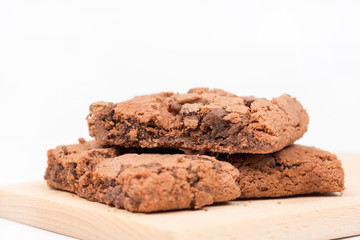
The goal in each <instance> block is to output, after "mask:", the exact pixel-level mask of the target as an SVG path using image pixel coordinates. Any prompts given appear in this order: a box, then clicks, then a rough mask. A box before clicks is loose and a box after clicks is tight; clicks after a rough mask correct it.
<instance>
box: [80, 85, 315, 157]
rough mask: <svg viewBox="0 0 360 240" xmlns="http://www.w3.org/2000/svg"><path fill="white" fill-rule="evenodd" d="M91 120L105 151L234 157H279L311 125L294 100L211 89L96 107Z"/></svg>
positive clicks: (99, 104) (161, 95)
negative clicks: (110, 148) (123, 149)
mask: <svg viewBox="0 0 360 240" xmlns="http://www.w3.org/2000/svg"><path fill="white" fill-rule="evenodd" d="M87 120H88V125H89V131H90V136H92V137H95V139H96V140H97V141H98V142H99V143H100V144H102V145H119V146H123V147H142V148H154V147H162V148H164V147H165V148H181V149H190V150H195V151H201V152H221V153H230V154H232V153H271V152H275V151H278V150H280V149H282V148H284V147H285V146H287V145H289V144H291V143H293V142H294V141H295V140H297V139H299V138H300V137H301V136H302V135H303V134H304V133H305V132H306V130H307V125H308V122H309V119H308V115H307V113H306V111H305V110H304V109H303V107H302V105H301V104H300V103H299V102H298V101H297V100H296V99H295V98H291V97H290V96H289V95H286V94H284V95H281V96H280V97H277V98H274V99H272V100H271V101H270V100H266V99H262V98H254V97H238V96H236V95H234V94H231V93H228V92H225V91H223V90H220V89H207V88H195V89H191V90H189V91H188V93H186V94H179V93H176V94H174V93H171V92H163V93H159V94H152V95H145V96H139V97H135V98H133V99H131V100H128V101H125V102H121V103H108V102H97V103H93V104H92V105H91V106H90V114H89V115H88V117H87Z"/></svg>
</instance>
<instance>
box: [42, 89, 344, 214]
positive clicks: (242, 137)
mask: <svg viewBox="0 0 360 240" xmlns="http://www.w3.org/2000/svg"><path fill="white" fill-rule="evenodd" d="M87 120H88V126H89V131H90V136H92V137H95V140H93V141H89V142H86V141H85V140H83V139H79V144H75V145H67V146H59V147H57V148H56V149H53V150H49V151H48V168H47V170H46V174H45V179H46V180H47V183H48V185H49V186H50V187H53V188H56V189H62V190H66V191H70V192H74V193H76V194H78V195H79V196H81V197H84V198H86V199H89V200H91V201H98V202H102V203H105V204H109V205H112V206H115V207H117V208H124V209H127V210H129V211H132V212H154V211H164V210H172V209H183V208H196V209H197V208H201V207H202V206H205V205H210V204H213V203H214V202H222V201H228V200H233V199H237V198H262V197H283V196H292V195H298V194H310V193H328V192H341V191H343V190H344V171H343V169H342V167H341V162H340V161H339V160H338V159H337V158H336V156H335V155H333V154H330V153H328V152H325V151H322V150H319V149H316V148H313V147H305V146H300V145H292V144H293V143H294V142H295V141H296V140H297V139H299V138H300V137H302V135H303V134H304V133H305V132H306V131H307V125H308V116H307V113H306V111H305V110H304V109H303V107H302V106H301V104H300V103H299V102H298V101H297V100H295V99H294V98H291V97H290V96H289V95H282V96H280V97H277V98H274V99H272V100H266V99H261V98H254V97H238V96H236V95H234V94H230V93H228V92H225V91H222V90H218V89H213V90H209V89H207V88H197V89H191V90H190V91H189V92H188V93H186V94H174V93H160V94H154V95H146V96H139V97H135V98H133V99H131V100H129V101H125V102H121V103H116V104H114V103H106V102H97V103H94V104H92V105H91V106H90V114H89V116H88V118H87Z"/></svg>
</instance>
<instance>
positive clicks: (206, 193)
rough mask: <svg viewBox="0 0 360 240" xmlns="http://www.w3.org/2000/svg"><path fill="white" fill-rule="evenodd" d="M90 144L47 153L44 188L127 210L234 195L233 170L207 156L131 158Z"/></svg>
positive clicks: (236, 193)
mask: <svg viewBox="0 0 360 240" xmlns="http://www.w3.org/2000/svg"><path fill="white" fill-rule="evenodd" d="M123 151H124V150H123V149H117V148H114V147H112V148H106V147H101V146H100V145H99V144H97V143H96V142H94V141H91V142H84V141H80V144H76V145H68V146H59V147H57V148H56V149H52V150H49V151H48V168H47V170H46V174H45V179H46V180H47V183H48V185H49V186H50V187H53V188H57V189H62V190H66V191H70V192H74V193H76V194H77V195H79V196H81V197H83V198H86V199H88V200H91V201H98V202H102V203H105V204H108V205H112V206H115V207H117V208H124V209H126V210H129V211H131V212H155V211H164V210H172V209H184V208H195V209H197V208H201V207H202V206H205V205H210V204H213V203H214V202H223V201H228V200H232V199H235V198H237V197H239V196H240V191H239V188H238V186H237V183H236V180H237V178H238V177H239V172H238V170H237V169H236V168H234V167H233V166H232V165H231V164H230V163H227V162H221V161H218V160H216V159H215V158H214V157H210V156H199V155H184V154H149V153H144V154H132V153H126V154H122V153H123Z"/></svg>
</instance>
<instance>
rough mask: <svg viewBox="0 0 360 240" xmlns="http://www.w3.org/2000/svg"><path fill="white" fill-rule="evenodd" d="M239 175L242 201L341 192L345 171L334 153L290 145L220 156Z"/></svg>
mask: <svg viewBox="0 0 360 240" xmlns="http://www.w3.org/2000/svg"><path fill="white" fill-rule="evenodd" d="M218 159H222V160H226V161H228V162H230V163H232V164H233V165H234V166H235V167H236V168H237V169H238V170H239V172H240V177H239V179H238V185H239V187H240V190H241V195H240V197H241V198H263V197H285V196H292V195H299V194H310V193H331V192H342V191H343V190H344V189H345V187H344V170H343V168H342V167H341V162H340V160H338V159H337V157H336V156H335V155H334V154H331V153H329V152H326V151H323V150H320V149H317V148H314V147H306V146H301V145H291V146H288V147H286V148H284V149H283V150H281V151H279V152H275V153H271V154H255V155H254V154H235V155H220V156H218Z"/></svg>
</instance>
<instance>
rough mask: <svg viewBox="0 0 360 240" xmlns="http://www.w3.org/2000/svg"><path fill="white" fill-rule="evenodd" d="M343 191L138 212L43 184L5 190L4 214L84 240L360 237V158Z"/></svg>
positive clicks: (349, 165)
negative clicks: (164, 210) (156, 211)
mask: <svg viewBox="0 0 360 240" xmlns="http://www.w3.org/2000/svg"><path fill="white" fill-rule="evenodd" d="M340 158H341V159H342V160H343V166H344V169H345V175H346V190H345V192H344V194H343V196H339V194H326V195H312V196H299V197H293V198H277V199H261V200H251V201H250V200H240V201H231V202H228V203H224V204H216V205H214V206H209V207H205V208H204V209H201V210H182V211H169V212H163V213H153V214H141V213H130V212H127V211H125V210H119V209H115V208H113V207H109V206H106V205H104V204H100V203H95V202H90V201H87V200H84V199H82V198H79V197H77V196H76V195H74V194H71V193H67V192H63V191H56V190H52V189H50V188H48V187H47V185H46V183H45V181H41V182H32V183H24V184H17V185H10V186H3V187H0V217H3V218H6V219H10V220H13V221H16V222H21V223H24V224H28V225H31V226H34V227H38V228H42V229H46V230H49V231H53V232H57V233H61V234H65V235H68V236H72V237H76V238H80V239H330V238H340V237H345V236H353V235H357V234H360V174H359V172H360V155H340Z"/></svg>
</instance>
